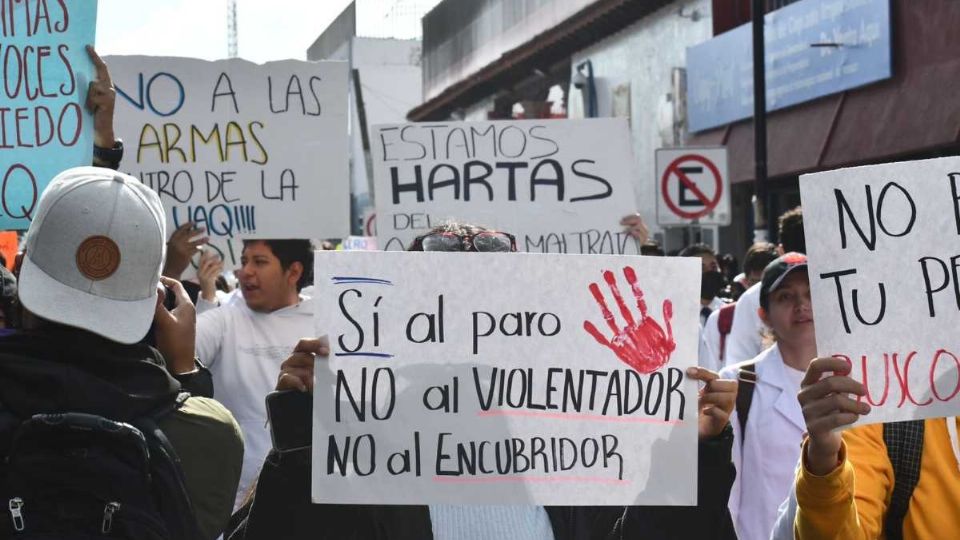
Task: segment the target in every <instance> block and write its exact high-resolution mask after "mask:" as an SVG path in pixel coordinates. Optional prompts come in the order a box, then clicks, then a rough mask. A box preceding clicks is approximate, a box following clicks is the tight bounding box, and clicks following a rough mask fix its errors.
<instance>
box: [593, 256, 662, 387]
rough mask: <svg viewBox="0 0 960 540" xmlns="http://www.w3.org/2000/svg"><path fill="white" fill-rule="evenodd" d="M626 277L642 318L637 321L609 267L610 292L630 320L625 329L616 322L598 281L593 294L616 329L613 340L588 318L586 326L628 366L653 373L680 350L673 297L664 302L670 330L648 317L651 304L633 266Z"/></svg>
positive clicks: (605, 275) (626, 272)
mask: <svg viewBox="0 0 960 540" xmlns="http://www.w3.org/2000/svg"><path fill="white" fill-rule="evenodd" d="M623 276H624V277H625V278H626V279H627V283H628V284H629V285H630V288H631V289H632V290H633V296H634V297H635V298H636V299H637V308H638V309H639V310H640V321H639V322H636V321H634V318H633V314H631V313H630V310H629V309H627V305H626V304H625V303H624V302H623V296H622V295H621V294H620V289H619V288H618V287H617V280H616V278H615V277H614V275H613V272H611V271H610V270H607V271H606V272H604V273H603V279H604V280H605V281H606V282H607V285H609V286H610V292H611V293H613V297H614V299H616V301H617V306H618V307H619V308H620V314H621V315H623V318H624V319H625V320H626V322H627V326H625V327H624V328H623V329H620V328H618V327H617V323H616V321H614V318H613V313H611V312H610V308H608V307H607V302H606V300H604V298H603V293H601V292H600V286H599V285H597V284H596V283H591V284H590V293H591V294H593V298H594V299H595V300H596V301H597V304H598V305H599V306H600V311H601V312H602V313H603V318H604V320H606V321H607V326H609V327H610V330H612V331H613V334H614V335H613V339H610V340H608V339H607V338H606V337H605V336H604V335H603V334H601V333H600V331H599V330H597V327H596V326H594V325H593V323H592V322H590V321H584V323H583V329H584V330H586V331H587V332H588V333H589V334H590V335H591V336H593V338H594V339H596V340H597V342H598V343H600V344H601V345H603V346H605V347H607V348H609V349H610V350H612V351H613V352H614V353H616V355H617V357H618V358H619V359H620V360H622V361H623V362H624V363H626V364H627V365H628V366H630V367H632V368H633V369H635V370H637V371H639V372H640V373H652V372H654V371H656V370H658V369H660V368H661V367H663V366H664V365H665V364H666V363H667V362H669V361H670V355H671V354H672V353H673V351H674V349H676V347H677V344H676V342H675V341H674V340H673V328H672V327H671V326H670V319H671V318H673V304H672V303H671V302H670V300H664V301H663V321H664V324H665V325H666V327H667V333H666V334H664V332H663V329H662V328H661V327H660V325H659V324H657V321H655V320H654V319H651V318H650V317H648V316H647V303H646V302H645V301H644V299H643V291H642V290H641V289H640V286H639V285H638V284H637V273H636V271H634V269H633V268H631V267H629V266H627V267H624V269H623Z"/></svg>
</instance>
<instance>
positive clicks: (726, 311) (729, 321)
mask: <svg viewBox="0 0 960 540" xmlns="http://www.w3.org/2000/svg"><path fill="white" fill-rule="evenodd" d="M735 309H737V303H736V302H733V303H732V304H727V305H725V306H723V307H722V308H720V313H718V314H717V328H718V329H719V330H720V355H719V356H720V365H721V366H723V357H724V353H725V352H726V348H727V336H729V335H730V330H733V310H735Z"/></svg>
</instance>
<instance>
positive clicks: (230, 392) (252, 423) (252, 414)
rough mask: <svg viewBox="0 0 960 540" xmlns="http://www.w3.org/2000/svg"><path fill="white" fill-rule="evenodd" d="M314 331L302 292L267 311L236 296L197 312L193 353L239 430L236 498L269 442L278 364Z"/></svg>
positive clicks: (250, 480) (247, 485) (308, 303)
mask: <svg viewBox="0 0 960 540" xmlns="http://www.w3.org/2000/svg"><path fill="white" fill-rule="evenodd" d="M315 333H316V332H315V330H314V327H313V301H312V300H311V299H309V298H305V297H302V296H301V298H300V303H299V304H296V305H293V306H289V307H286V308H283V309H279V310H277V311H274V312H272V313H258V312H255V311H253V310H251V309H250V308H248V307H247V304H246V303H245V302H242V301H241V302H229V303H228V304H227V305H224V306H223V307H220V308H219V309H212V310H209V311H206V312H204V313H202V314H200V315H199V316H198V317H197V356H198V357H199V358H200V361H201V362H203V363H204V364H205V365H206V366H207V367H208V368H209V369H210V372H211V374H212V375H213V391H214V398H215V399H216V400H217V401H219V402H220V403H222V404H223V405H224V406H225V407H226V408H227V409H229V410H230V412H231V413H233V417H234V418H235V419H236V420H237V423H238V424H239V425H240V428H241V429H242V430H243V441H244V453H243V471H242V472H241V475H240V486H239V489H238V492H237V501H238V502H239V501H240V500H241V498H242V497H243V496H244V495H245V494H246V492H247V490H248V489H249V488H250V486H251V485H252V483H253V481H254V479H255V478H256V477H257V474H258V473H259V471H260V467H261V466H262V465H263V460H264V458H266V457H267V453H268V452H269V451H270V448H271V446H272V443H271V440H270V430H269V428H268V426H267V411H266V405H265V404H264V399H266V397H267V394H269V393H270V392H272V391H273V390H274V388H275V387H276V384H277V377H278V376H279V374H280V364H282V363H283V361H284V360H286V359H287V357H288V356H290V353H291V352H292V351H293V348H294V347H296V345H297V342H298V341H300V339H301V338H304V337H310V336H313V335H314V334H315Z"/></svg>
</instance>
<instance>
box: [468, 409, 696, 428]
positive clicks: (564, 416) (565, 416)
mask: <svg viewBox="0 0 960 540" xmlns="http://www.w3.org/2000/svg"><path fill="white" fill-rule="evenodd" d="M477 416H526V417H529V418H550V419H553V420H579V421H583V420H591V421H598V422H626V423H631V424H661V425H668V426H676V425H679V424H682V423H683V421H682V420H657V419H656V418H637V417H635V416H603V415H601V414H571V413H548V412H535V411H509V410H508V411H504V410H499V411H480V412H478V413H477Z"/></svg>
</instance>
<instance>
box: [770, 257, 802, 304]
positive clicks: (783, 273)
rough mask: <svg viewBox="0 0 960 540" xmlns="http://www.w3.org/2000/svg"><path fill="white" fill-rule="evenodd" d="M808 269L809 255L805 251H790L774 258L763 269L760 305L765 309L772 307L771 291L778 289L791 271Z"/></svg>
mask: <svg viewBox="0 0 960 540" xmlns="http://www.w3.org/2000/svg"><path fill="white" fill-rule="evenodd" d="M801 269H802V270H804V271H806V270H807V256H806V255H804V254H803V253H797V252H795V251H794V252H790V253H786V254H784V255H783V256H781V257H778V258H776V259H774V260H773V262H771V263H770V264H768V265H767V267H766V268H764V269H763V278H762V279H761V280H760V306H762V307H763V309H767V308H769V307H770V293H772V292H773V291H775V290H777V288H778V287H780V284H781V283H783V280H785V279H787V276H788V275H790V273H791V272H793V271H796V270H801Z"/></svg>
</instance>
